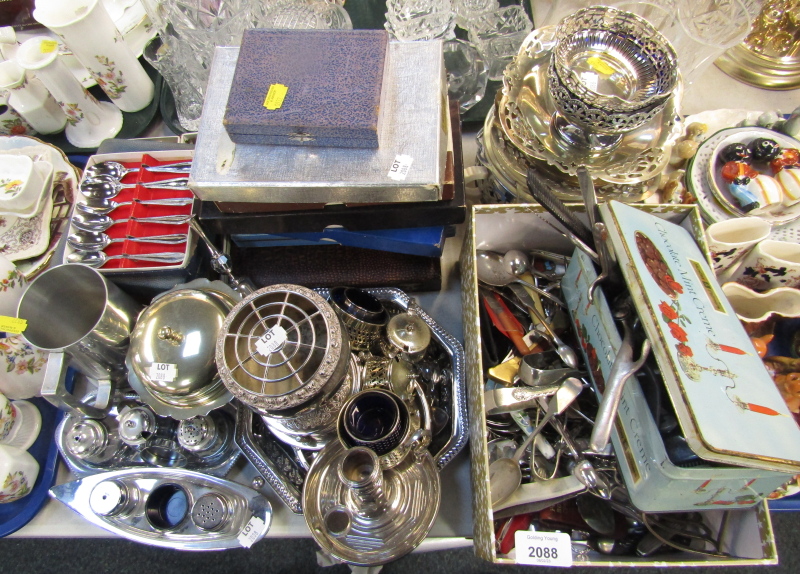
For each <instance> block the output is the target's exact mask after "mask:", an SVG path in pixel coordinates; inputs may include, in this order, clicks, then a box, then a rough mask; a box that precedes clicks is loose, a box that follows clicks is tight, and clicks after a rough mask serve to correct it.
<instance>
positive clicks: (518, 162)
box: [475, 108, 668, 203]
mask: <svg viewBox="0 0 800 574" xmlns="http://www.w3.org/2000/svg"><path fill="white" fill-rule="evenodd" d="M495 110H496V108H493V109H492V110H490V112H489V114H487V116H486V121H485V123H484V126H483V128H482V129H481V130H480V131H479V132H478V137H477V143H478V151H477V154H476V156H475V157H476V162H477V163H478V164H480V165H483V166H485V167H487V168H488V169H489V171H490V172H491V174H492V176H491V177H490V181H488V182H485V184H484V185H483V186H482V191H483V192H484V200H483V201H484V203H535V202H536V200H535V199H534V198H533V196H532V195H530V192H529V191H528V186H527V183H526V181H525V178H526V175H527V173H528V168H531V167H532V168H534V169H535V170H536V171H537V173H538V174H539V175H540V176H541V177H543V178H544V179H545V180H546V181H547V183H548V185H549V187H550V189H552V190H553V191H554V192H555V194H556V195H557V196H558V197H559V198H560V199H562V200H565V201H581V196H580V191H579V190H578V181H577V177H575V176H573V175H570V174H569V173H566V172H562V171H560V170H559V165H562V160H561V159H557V158H556V156H552V159H554V160H557V165H553V163H550V162H549V161H548V160H544V159H534V158H532V157H530V156H528V155H526V154H525V153H523V152H522V151H520V149H519V148H518V147H517V146H516V145H515V144H514V143H512V142H511V141H510V139H509V138H508V137H507V136H506V134H505V132H504V131H503V129H502V127H501V126H500V121H499V118H498V117H497V114H496V112H495ZM662 155H663V154H661V153H659V154H657V155H656V157H655V158H653V157H649V156H648V155H645V156H644V157H643V158H642V159H644V161H642V164H640V165H634V166H620V169H621V170H623V171H624V172H625V173H623V174H622V176H623V177H622V178H620V179H623V180H625V179H627V180H629V181H623V182H616V181H609V180H608V179H606V178H605V177H604V176H603V175H599V176H596V177H595V180H594V182H595V189H596V192H597V195H598V197H600V198H614V199H617V200H620V201H624V202H626V203H632V202H637V201H642V200H644V199H646V198H647V197H649V196H650V195H652V194H653V192H655V190H656V189H657V187H658V181H659V176H658V175H655V176H653V177H650V178H648V179H645V180H643V181H637V180H638V179H639V177H640V176H641V175H642V171H640V168H644V169H645V170H654V171H656V173H657V168H656V167H653V165H654V164H653V163H651V162H652V160H654V159H656V158H657V159H658V161H657V162H656V164H655V165H656V166H659V165H661V164H662V162H664V161H666V160H667V159H668V157H667V156H663V157H662ZM548 157H550V156H548ZM566 169H569V167H566ZM627 170H630V171H627ZM592 174H593V175H594V174H595V171H594V170H592ZM612 179H614V180H616V179H617V178H616V177H613V178H612Z"/></svg>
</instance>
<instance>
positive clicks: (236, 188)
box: [189, 40, 451, 204]
mask: <svg viewBox="0 0 800 574" xmlns="http://www.w3.org/2000/svg"><path fill="white" fill-rule="evenodd" d="M238 54H239V48H231V47H218V48H217V49H216V52H215V56H214V62H213V65H212V69H211V75H210V79H209V82H208V89H207V91H206V98H205V103H204V107H203V117H202V119H201V122H200V131H199V133H198V136H197V145H196V147H195V161H194V164H193V165H192V172H191V174H190V175H189V186H190V187H191V188H192V190H193V191H194V192H195V194H196V195H197V196H198V197H199V198H200V199H202V200H205V201H222V202H249V203H254V202H255V203H259V202H260V203H323V204H331V203H390V202H411V201H439V200H441V199H442V187H443V184H444V181H445V164H446V159H447V148H448V145H449V141H450V136H449V133H450V130H451V128H450V119H449V114H448V106H447V81H446V79H445V69H444V59H443V57H442V42H441V40H434V41H430V42H390V43H389V48H388V58H389V63H388V68H387V72H386V81H385V82H384V85H383V91H384V92H385V94H384V110H383V113H384V116H383V120H382V126H381V127H382V129H381V134H380V138H381V139H380V147H378V149H359V148H336V147H302V146H288V145H287V146H263V145H253V144H234V143H233V141H231V139H230V137H229V136H228V132H227V131H225V128H224V126H223V125H222V120H223V116H224V113H225V106H226V105H227V102H228V94H229V92H230V88H231V81H232V79H233V74H234V68H235V65H236V60H237V57H238Z"/></svg>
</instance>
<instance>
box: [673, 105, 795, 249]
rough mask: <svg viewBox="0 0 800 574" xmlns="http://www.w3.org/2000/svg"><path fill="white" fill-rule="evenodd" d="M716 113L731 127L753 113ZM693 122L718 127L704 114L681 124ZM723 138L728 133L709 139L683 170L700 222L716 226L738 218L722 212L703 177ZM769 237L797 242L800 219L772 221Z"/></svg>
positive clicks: (730, 111)
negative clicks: (698, 210) (699, 215)
mask: <svg viewBox="0 0 800 574" xmlns="http://www.w3.org/2000/svg"><path fill="white" fill-rule="evenodd" d="M719 113H721V114H722V117H723V118H725V121H724V123H725V124H727V125H730V124H735V123H736V122H737V121H740V120H742V119H745V118H747V117H749V116H750V115H752V114H753V113H754V112H748V111H744V110H719ZM692 122H703V123H706V124H707V125H708V126H709V127H717V126H719V123H720V122H717V121H715V114H714V112H704V113H702V114H697V115H696V116H689V117H688V118H686V120H685V122H684V123H685V124H686V125H689V124H691V123H692ZM726 135H727V134H724V133H721V132H720V133H715V134H714V135H712V136H711V137H709V138H708V139H707V140H706V141H705V142H703V144H702V145H701V146H700V147H699V148H698V150H697V154H695V156H694V158H693V159H692V160H691V161H690V162H689V165H688V166H687V167H686V178H685V180H686V186H687V188H688V189H689V191H691V192H692V193H693V194H694V196H695V197H696V198H697V206H698V207H699V208H700V213H701V215H702V216H703V220H704V221H705V222H706V223H707V224H711V223H717V222H719V221H725V220H728V219H733V218H734V217H738V216H737V215H734V214H733V213H731V212H729V211H727V210H725V209H723V207H722V206H721V205H720V204H719V202H718V201H717V200H716V198H715V197H714V193H713V192H712V191H711V186H710V184H709V182H708V177H707V176H706V174H707V170H708V166H709V165H710V162H711V155H712V154H713V152H714V150H715V149H716V143H718V142H717V141H716V140H717V139H722V138H724V137H725V136H726ZM769 238H770V239H774V240H776V241H794V242H797V243H800V220H794V221H790V222H773V225H772V233H770V236H769Z"/></svg>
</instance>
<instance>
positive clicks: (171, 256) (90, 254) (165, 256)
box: [67, 251, 184, 268]
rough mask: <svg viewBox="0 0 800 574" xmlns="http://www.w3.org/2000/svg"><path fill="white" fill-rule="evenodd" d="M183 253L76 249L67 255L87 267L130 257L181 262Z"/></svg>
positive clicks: (69, 258)
mask: <svg viewBox="0 0 800 574" xmlns="http://www.w3.org/2000/svg"><path fill="white" fill-rule="evenodd" d="M183 258H184V254H183V253H147V254H142V255H133V254H122V255H106V254H105V253H103V252H102V251H76V252H74V253H70V254H69V255H67V261H69V262H70V263H83V264H84V265H88V266H89V267H95V268H97V267H102V266H103V265H105V264H106V263H108V262H109V261H111V260H112V259H130V260H132V261H152V262H154V263H182V262H183Z"/></svg>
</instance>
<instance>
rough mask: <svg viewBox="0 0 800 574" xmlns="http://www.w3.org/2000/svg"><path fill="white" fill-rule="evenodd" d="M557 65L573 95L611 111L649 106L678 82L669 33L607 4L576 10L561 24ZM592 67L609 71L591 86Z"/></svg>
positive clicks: (555, 51)
mask: <svg viewBox="0 0 800 574" xmlns="http://www.w3.org/2000/svg"><path fill="white" fill-rule="evenodd" d="M553 68H554V71H555V73H556V75H557V76H558V78H559V79H560V80H561V83H562V84H563V85H564V87H565V88H566V89H567V90H568V91H569V92H570V93H571V94H572V95H573V97H575V98H577V99H579V100H580V101H581V102H583V103H584V104H586V105H587V106H590V107H591V108H593V109H595V110H603V111H606V112H612V113H617V112H636V111H640V110H644V109H647V108H650V107H651V106H653V105H655V104H658V103H661V102H663V101H665V100H666V99H667V98H668V97H669V95H670V94H671V93H672V90H674V89H675V86H676V85H677V83H678V59H677V56H676V54H675V50H674V49H673V48H672V45H671V44H670V43H669V42H668V41H667V39H666V38H664V36H662V35H661V33H659V32H658V30H656V29H655V28H654V27H653V26H652V25H651V24H650V23H649V22H648V21H647V20H645V19H644V18H640V17H639V16H636V15H635V14H632V13H630V12H624V11H622V10H616V9H614V8H609V7H606V6H592V7H589V8H585V9H583V10H578V11H577V12H575V13H574V14H573V15H571V16H567V17H566V18H564V19H563V20H562V21H561V22H560V23H559V24H558V27H557V29H556V39H555V46H554V48H553ZM589 70H591V71H593V72H596V73H595V76H598V75H603V76H608V77H607V78H605V79H603V78H600V79H599V80H598V83H599V85H598V86H597V87H595V88H592V87H589V86H587V85H586V81H585V80H584V79H583V78H582V77H581V72H582V71H589ZM608 70H610V71H611V72H612V73H611V74H607V73H605V72H607V71H608ZM596 79H597V78H596Z"/></svg>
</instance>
